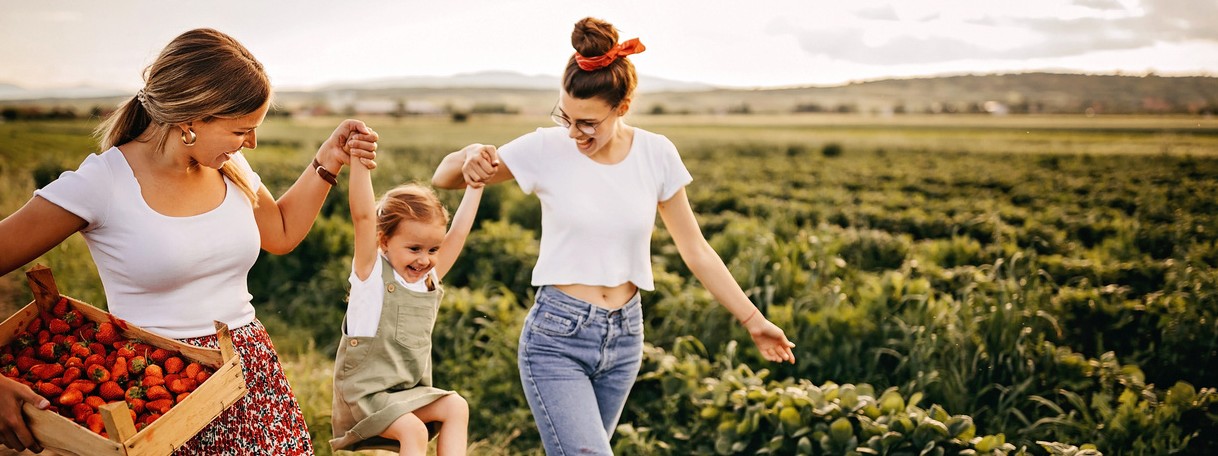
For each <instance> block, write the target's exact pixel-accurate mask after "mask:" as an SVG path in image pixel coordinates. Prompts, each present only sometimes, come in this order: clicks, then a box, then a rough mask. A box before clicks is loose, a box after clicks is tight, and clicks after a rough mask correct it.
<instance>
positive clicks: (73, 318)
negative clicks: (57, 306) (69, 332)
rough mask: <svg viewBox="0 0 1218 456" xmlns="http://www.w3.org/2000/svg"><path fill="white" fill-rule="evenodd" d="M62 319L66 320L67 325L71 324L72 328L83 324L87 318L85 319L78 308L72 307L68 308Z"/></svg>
mask: <svg viewBox="0 0 1218 456" xmlns="http://www.w3.org/2000/svg"><path fill="white" fill-rule="evenodd" d="M63 321H65V322H67V323H68V326H71V327H72V329H76V328H79V327H81V326H84V324H85V322H86V321H89V320H88V319H86V318H85V314H82V313H80V311H79V310H76V309H72V310H69V311H68V313H66V314H64V316H63Z"/></svg>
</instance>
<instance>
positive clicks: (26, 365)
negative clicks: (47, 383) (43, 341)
mask: <svg viewBox="0 0 1218 456" xmlns="http://www.w3.org/2000/svg"><path fill="white" fill-rule="evenodd" d="M36 364H40V363H39V361H38V360H37V359H35V358H33V357H29V356H18V357H17V370H19V371H21V372H29V371H30V368H31V367H34V365H36Z"/></svg>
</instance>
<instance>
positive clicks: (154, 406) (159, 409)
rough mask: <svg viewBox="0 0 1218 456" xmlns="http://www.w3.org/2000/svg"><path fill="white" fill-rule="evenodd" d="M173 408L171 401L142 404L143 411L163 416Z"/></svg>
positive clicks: (159, 400)
mask: <svg viewBox="0 0 1218 456" xmlns="http://www.w3.org/2000/svg"><path fill="white" fill-rule="evenodd" d="M171 407H173V399H158V400H155V401H148V402H146V403H145V404H144V410H147V411H150V412H154V413H160V414H162V415H164V414H165V413H167V412H169V409H170V408H171Z"/></svg>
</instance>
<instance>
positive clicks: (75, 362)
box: [63, 356, 85, 370]
mask: <svg viewBox="0 0 1218 456" xmlns="http://www.w3.org/2000/svg"><path fill="white" fill-rule="evenodd" d="M63 367H75V368H77V369H82V370H83V369H84V368H85V362H84V361H81V359H80V358H79V357H76V356H69V357H68V359H66V360H64V361H63Z"/></svg>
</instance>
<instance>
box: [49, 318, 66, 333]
mask: <svg viewBox="0 0 1218 456" xmlns="http://www.w3.org/2000/svg"><path fill="white" fill-rule="evenodd" d="M47 329H49V330H50V331H51V334H67V333H69V332H71V331H72V326H71V325H69V324H68V322H66V321H63V319H62V318H52V319H51V322H50V323H47Z"/></svg>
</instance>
